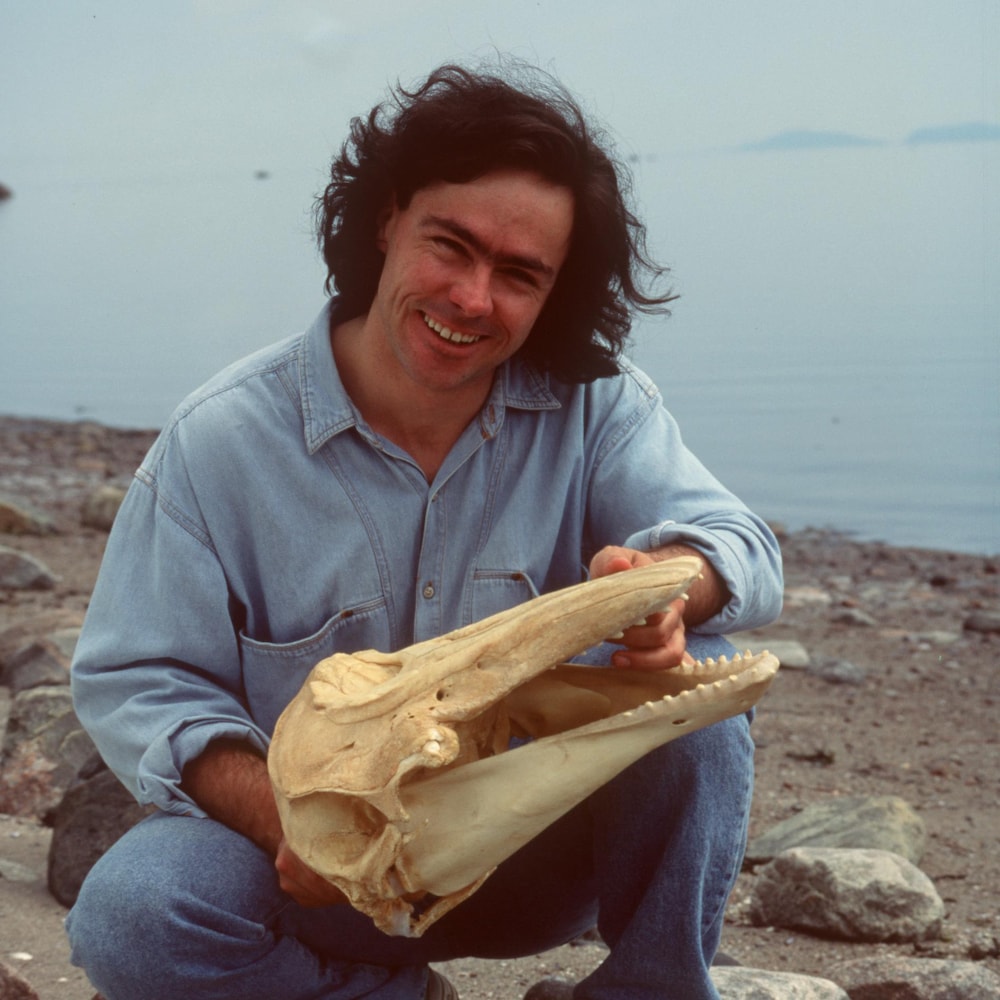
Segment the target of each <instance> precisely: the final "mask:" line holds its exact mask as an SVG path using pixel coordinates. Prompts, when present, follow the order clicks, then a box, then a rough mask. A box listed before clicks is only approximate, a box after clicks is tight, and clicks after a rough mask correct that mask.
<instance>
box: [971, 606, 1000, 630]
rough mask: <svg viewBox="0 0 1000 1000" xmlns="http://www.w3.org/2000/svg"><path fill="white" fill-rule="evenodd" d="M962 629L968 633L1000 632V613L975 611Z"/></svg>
mask: <svg viewBox="0 0 1000 1000" xmlns="http://www.w3.org/2000/svg"><path fill="white" fill-rule="evenodd" d="M962 627H963V628H964V629H965V630H966V631H967V632H1000V611H974V612H973V613H972V614H971V615H969V617H968V618H966V619H965V621H964V622H963V624H962Z"/></svg>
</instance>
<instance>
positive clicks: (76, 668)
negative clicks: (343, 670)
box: [72, 307, 782, 815]
mask: <svg viewBox="0 0 1000 1000" xmlns="http://www.w3.org/2000/svg"><path fill="white" fill-rule="evenodd" d="M329 322H330V315H329V307H328V309H326V310H324V311H323V313H322V314H321V315H320V317H319V318H318V319H317V321H316V323H315V324H314V325H313V326H312V328H311V329H310V330H309V331H308V332H307V333H306V334H304V335H302V336H298V337H294V338H291V339H289V340H286V341H284V342H282V343H280V344H277V345H275V346H274V347H271V348H268V349H265V350H263V351H261V352H259V353H257V354H255V355H253V356H251V357H250V358H248V359H245V360H244V361H242V362H239V363H237V364H236V365H234V366H232V367H230V368H228V369H226V370H225V371H223V372H222V373H220V375H218V376H217V377H216V378H214V379H213V380H212V381H210V382H209V383H208V384H207V385H205V386H204V387H202V389H200V390H198V391H197V392H195V393H194V394H193V395H192V396H191V397H190V398H189V399H188V400H186V401H185V402H184V403H183V404H182V405H181V406H180V408H179V409H178V411H177V412H176V414H175V416H174V417H173V419H172V420H171V422H170V423H169V425H168V426H167V427H166V428H165V430H164V432H163V434H162V435H161V436H160V438H159V440H158V441H157V443H156V444H155V445H154V447H153V449H152V450H151V452H150V454H149V455H148V456H147V457H146V459H145V460H144V462H143V464H142V466H141V468H140V469H139V470H138V472H137V474H136V477H135V481H134V482H133V485H132V487H131V489H130V491H129V493H128V496H127V497H126V499H125V502H124V504H123V505H122V508H121V510H120V511H119V514H118V516H117V518H116V520H115V525H114V528H113V530H112V532H111V536H110V538H109V541H108V546H107V549H106V552H105V558H104V562H103V565H102V568H101V572H100V576H99V578H98V581H97V586H96V588H95V590H94V593H93V595H92V599H91V603H90V607H89V610H88V614H87V619H86V622H85V625H84V629H83V633H82V635H81V637H80V641H79V643H78V645H77V649H76V656H75V661H74V664H73V669H72V684H73V694H74V701H75V707H76V711H77V714H78V715H79V717H80V719H81V721H82V722H83V724H84V726H85V727H86V728H87V730H88V731H89V732H90V734H91V735H92V736H93V738H94V740H95V742H96V743H97V746H98V748H99V750H100V752H101V754H102V756H103V757H104V759H105V760H106V761H107V763H108V764H109V766H110V767H111V768H112V770H114V771H115V773H116V774H117V775H118V777H119V778H120V779H121V780H122V781H123V782H124V784H125V785H126V786H127V787H128V788H130V789H131V790H132V791H133V793H134V794H135V795H136V797H137V798H138V799H139V801H141V802H144V803H153V804H155V805H157V806H159V807H160V808H161V809H164V810H166V811H168V812H177V813H184V814H190V815H203V813H201V810H199V808H198V807H197V805H196V804H195V803H194V802H192V801H191V800H190V799H189V798H188V797H187V796H186V795H185V794H184V792H183V791H182V790H181V789H180V787H179V784H180V775H181V772H182V770H183V767H184V765H185V764H186V763H187V762H188V761H190V760H192V759H194V758H195V757H197V756H198V755H199V754H200V753H201V752H202V751H203V750H204V748H205V746H206V745H207V744H208V743H209V742H211V741H212V740H215V739H219V738H223V737H229V738H236V739H245V740H247V741H248V742H250V743H251V744H253V745H254V746H255V747H257V748H258V749H259V750H261V751H265V750H266V748H267V743H268V740H269V737H270V734H271V732H272V730H273V727H274V723H275V721H276V720H277V718H278V715H279V714H280V713H281V711H282V709H283V708H284V707H285V705H286V704H287V703H288V702H289V701H290V700H291V698H292V697H293V695H294V694H295V693H296V692H297V691H298V689H299V687H300V686H301V684H302V682H303V680H304V678H305V676H306V674H307V673H308V671H309V670H310V669H311V668H312V666H314V665H315V663H316V662H317V661H319V660H320V659H322V658H324V657H326V656H330V655H331V654H333V653H334V652H337V651H347V652H355V651H357V650H360V649H379V650H383V651H388V650H393V649H399V648H401V647H403V646H406V645H409V644H411V643H413V642H417V641H419V640H422V639H427V638H431V637H433V636H435V635H440V634H442V633H444V632H447V631H449V630H451V629H454V628H457V627H459V626H461V625H465V624H468V623H469V622H472V621H476V620H478V619H480V618H483V617H485V616H486V615H488V614H492V613H494V612H496V611H500V610H503V609H506V608H509V607H512V606H513V605H515V604H518V603H520V602H522V601H524V600H526V599H528V598H530V597H532V596H534V595H536V594H538V593H542V592H546V591H550V590H554V589H556V588H558V587H564V586H568V585H570V584H573V583H578V582H580V580H581V579H582V578H583V577H584V574H585V567H586V565H587V563H588V562H589V559H590V557H591V555H592V554H593V553H594V552H596V551H597V550H598V549H599V548H601V547H602V546H604V545H607V544H617V545H629V546H632V547H635V548H639V549H645V550H648V549H651V548H654V547H656V546H658V545H663V544H667V543H669V542H675V541H676V542H686V543H688V544H690V545H693V546H695V547H696V548H698V549H700V550H701V551H702V552H703V553H704V554H705V556H706V557H707V558H708V559H709V560H710V561H711V562H712V563H713V565H714V566H715V567H716V569H717V570H719V572H720V573H721V574H722V576H723V577H724V578H725V580H726V582H727V584H728V586H729V589H730V592H731V594H732V598H731V600H730V602H729V604H728V605H727V606H726V608H724V609H723V611H722V612H720V614H719V615H718V616H716V617H715V618H713V619H712V620H710V621H708V622H706V623H704V624H703V625H702V626H700V628H701V629H702V630H704V631H706V632H710V633H714V632H723V631H732V630H735V629H737V628H741V629H745V628H750V627H752V626H754V625H755V624H761V623H763V622H765V621H769V620H771V619H773V618H774V617H776V615H777V613H778V610H779V608H780V602H781V587H782V584H781V567H780V556H779V553H778V546H777V543H776V542H775V540H774V537H773V535H772V534H771V532H770V531H769V530H768V528H767V526H766V525H765V524H763V522H761V521H760V519H759V518H757V517H756V516H755V515H754V514H752V513H751V512H750V511H749V510H748V509H747V508H746V507H745V506H744V505H743V504H742V503H741V502H740V501H739V500H738V499H737V498H736V497H734V496H733V495H732V494H731V493H729V492H728V491H727V490H725V489H724V488H723V487H722V486H721V485H720V484H719V483H718V482H717V480H715V479H714V478H713V477H712V476H711V475H710V474H709V473H708V472H707V471H706V470H705V469H704V467H703V466H702V465H701V464H700V463H699V462H698V461H697V459H696V458H694V456H693V455H691V453H690V452H689V451H688V450H687V449H686V448H685V447H684V445H683V443H682V442H681V439H680V435H679V432H678V430H677V427H676V424H675V423H674V421H673V420H672V418H671V417H670V415H669V414H668V413H667V411H666V410H665V409H664V408H663V405H662V402H661V399H660V396H659V393H658V392H657V390H656V389H655V387H654V386H653V385H652V383H650V381H649V380H648V379H647V378H646V376H644V375H642V374H641V373H640V372H638V371H636V370H635V369H633V368H627V369H626V371H625V373H624V374H622V375H620V376H618V377H616V378H608V379H599V380H597V381H596V382H594V383H591V384H588V385H565V384H562V383H557V382H554V381H552V382H550V381H548V380H546V379H544V378H543V377H541V376H540V375H539V374H538V373H536V372H535V371H534V370H532V369H531V368H528V367H526V366H524V365H522V364H521V363H519V362H516V361H515V362H513V363H511V364H508V365H507V366H505V367H504V368H503V369H502V370H501V371H500V373H499V375H498V377H497V379H496V380H495V384H494V387H493V391H492V394H491V396H490V398H489V400H488V401H487V403H486V405H485V406H484V408H483V410H482V413H481V414H480V417H479V419H478V420H476V421H474V422H473V423H472V424H471V425H470V426H469V427H468V428H467V429H466V431H465V433H464V434H463V436H462V437H461V438H460V439H459V441H458V442H457V443H456V445H455V447H454V448H453V449H452V452H451V454H450V455H449V456H448V457H447V459H446V460H445V462H444V464H443V465H442V467H441V469H440V471H439V472H438V474H437V476H436V477H435V478H434V481H433V482H432V483H428V482H427V481H426V479H425V478H424V476H423V474H422V473H421V472H420V470H419V469H418V468H417V467H416V466H415V465H414V463H413V462H412V460H411V459H410V458H409V457H408V456H407V455H406V454H405V453H404V452H402V451H400V449H398V448H397V447H396V446H395V445H393V444H392V443H391V442H389V441H387V440H385V439H384V438H381V437H379V436H378V435H377V434H375V433H374V432H373V431H372V430H371V429H370V428H369V427H368V426H367V425H366V424H365V423H364V421H363V420H362V418H361V417H360V415H359V414H358V413H357V412H356V411H355V409H354V407H353V405H352V403H351V400H350V398H349V397H348V396H347V394H346V393H345V391H344V389H343V386H342V384H341V382H340V378H339V376H338V374H337V371H336V367H335V365H334V361H333V353H332V350H331V348H330V340H329V335H328V327H329Z"/></svg>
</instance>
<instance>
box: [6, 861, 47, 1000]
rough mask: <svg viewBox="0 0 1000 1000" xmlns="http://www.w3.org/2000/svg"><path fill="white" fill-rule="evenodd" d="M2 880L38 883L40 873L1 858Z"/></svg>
mask: <svg viewBox="0 0 1000 1000" xmlns="http://www.w3.org/2000/svg"><path fill="white" fill-rule="evenodd" d="M0 878H3V879H6V880H7V881H8V882H37V881H38V872H36V871H34V870H33V869H31V868H29V867H28V866H27V865H22V864H19V863H18V862H17V861H11V860H10V858H0ZM0 996H2V994H0Z"/></svg>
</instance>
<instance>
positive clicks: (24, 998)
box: [0, 962, 38, 1000]
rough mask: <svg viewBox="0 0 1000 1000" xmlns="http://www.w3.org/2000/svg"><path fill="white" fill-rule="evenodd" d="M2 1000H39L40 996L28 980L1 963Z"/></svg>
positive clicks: (0, 989) (0, 997)
mask: <svg viewBox="0 0 1000 1000" xmlns="http://www.w3.org/2000/svg"><path fill="white" fill-rule="evenodd" d="M0 1000H38V994H37V993H36V992H35V990H34V989H33V988H32V987H31V986H30V985H29V984H28V982H27V980H25V979H22V978H21V977H20V976H19V975H18V974H17V973H16V972H15V971H14V970H13V969H12V968H11V967H10V966H9V965H5V964H4V963H3V962H0Z"/></svg>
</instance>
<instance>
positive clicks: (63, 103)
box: [0, 0, 1000, 183]
mask: <svg viewBox="0 0 1000 1000" xmlns="http://www.w3.org/2000/svg"><path fill="white" fill-rule="evenodd" d="M493 48H496V49H500V50H503V51H508V52H513V53H515V54H517V55H519V56H522V57H524V58H526V59H529V60H532V61H535V62H538V63H540V64H541V65H543V66H545V67H547V68H549V69H551V70H553V71H554V72H555V73H556V74H557V75H558V76H560V77H561V78H562V79H563V80H564V81H565V82H566V83H567V84H568V85H569V86H570V87H571V88H572V89H574V90H575V91H576V92H577V93H578V94H579V95H580V96H581V97H582V98H583V100H584V101H585V102H586V103H587V105H588V106H589V107H590V108H591V109H592V110H594V111H596V112H597V113H598V115H599V116H600V117H601V118H603V119H604V120H605V121H607V122H609V123H610V125H611V126H612V128H613V130H614V131H615V132H616V133H617V134H618V136H619V137H620V140H621V143H622V146H623V147H624V149H625V151H626V152H629V153H634V154H639V155H642V156H654V155H656V154H659V153H677V152H682V151H698V150H704V149H706V148H713V147H720V146H736V145H741V144H747V143H754V142H759V141H761V140H764V139H766V138H767V137H769V136H772V135H774V134H776V133H779V132H784V131H788V130H798V129H809V130H820V131H834V132H844V133H851V134H854V135H860V136H864V137H868V138H875V139H883V140H889V141H893V142H896V141H901V140H903V139H904V138H905V137H906V136H907V135H908V134H909V133H910V132H912V131H914V130H916V129H919V128H922V127H925V126H929V125H943V124H950V123H964V122H993V123H997V122H998V121H1000V71H998V63H1000V60H998V59H997V57H996V55H997V53H998V52H1000V3H998V2H997V0H948V2H943V0H859V2H856V0H829V2H824V3H820V2H803V0H636V2H629V0H618V2H609V0H601V2H595V0H566V2H554V0H506V2H504V3H503V4H497V3H492V2H490V3H482V2H477V0H437V2H434V0H424V2H422V3H419V4H416V3H410V2H404V0H365V2H359V0H350V2H347V0H326V2H324V0H281V2H276V0H275V2H252V0H202V2H192V0H187V2H172V3H169V4H162V3H156V4H154V3H151V2H146V0H38V2H30V0H0V181H4V180H6V182H7V183H10V180H8V179H7V178H9V177H11V176H13V175H15V174H16V173H17V172H18V171H19V170H21V169H23V168H26V167H28V166H31V167H34V168H35V169H57V168H58V167H67V166H69V167H71V166H72V165H73V164H81V163H86V164H88V165H89V166H90V167H93V165H94V164H95V163H97V162H104V163H108V162H109V157H108V149H107V140H106V134H107V133H106V128H107V126H108V125H110V124H112V123H113V124H114V126H115V129H116V138H115V149H114V157H113V162H115V163H117V164H119V165H120V169H125V170H127V169H129V167H128V166H127V165H128V164H129V163H141V162H142V161H158V162H160V163H165V164H168V165H170V166H171V167H174V168H176V167H178V166H183V165H184V164H186V163H188V162H190V163H192V164H193V163H194V162H195V161H197V162H198V163H199V164H200V165H201V166H202V167H204V165H205V164H206V163H207V162H211V160H212V159H213V157H214V156H216V155H217V156H218V157H219V158H220V159H226V160H229V159H231V157H232V154H233V153H234V152H237V151H243V152H244V154H245V156H246V157H247V160H248V162H253V163H254V164H259V165H261V166H262V167H275V166H281V165H283V164H284V163H285V162H286V161H290V160H294V161H295V162H296V163H298V164H300V165H301V162H302V158H303V156H310V155H312V152H313V151H315V160H316V162H317V163H318V164H323V163H324V161H325V160H326V158H327V156H328V154H329V152H330V149H331V148H332V147H333V146H334V145H335V144H337V143H339V141H340V139H341V138H342V137H343V134H344V131H345V126H346V121H347V119H348V118H349V117H350V116H351V115H353V114H356V113H358V112H359V111H361V110H363V109H365V108H367V107H368V106H370V105H371V103H372V102H373V101H374V100H375V99H376V98H377V97H378V96H379V95H380V93H381V92H382V91H383V89H384V87H385V85H386V83H387V81H392V80H395V79H396V78H400V79H402V80H403V81H407V82H409V81H413V80H414V79H416V78H417V77H419V76H420V75H422V74H423V73H425V72H426V71H427V69H428V68H430V67H431V66H433V65H435V64H437V63H438V62H441V61H444V60H448V59H463V58H468V57H470V56H476V55H485V54H488V53H489V52H490V51H491V49H493ZM247 93H250V94H253V95H254V98H253V100H252V102H251V101H247V100H246V99H244V97H243V95H244V94H247ZM261 93H267V94H269V95H270V99H269V100H264V101H262V100H261V99H260V97H259V95H260V94H261ZM97 125H99V126H100V127H95V126H97ZM26 157H27V161H26V159H25V158H26Z"/></svg>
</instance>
